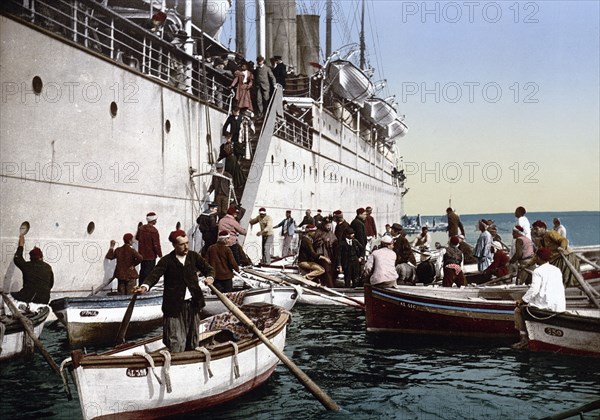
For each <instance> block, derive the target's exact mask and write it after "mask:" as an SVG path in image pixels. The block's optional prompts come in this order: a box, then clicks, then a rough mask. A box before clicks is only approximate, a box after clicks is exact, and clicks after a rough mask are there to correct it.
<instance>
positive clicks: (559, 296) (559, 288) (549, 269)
mask: <svg viewBox="0 0 600 420" xmlns="http://www.w3.org/2000/svg"><path fill="white" fill-rule="evenodd" d="M536 256H537V260H538V263H539V267H538V268H536V269H535V270H533V275H532V279H531V286H530V287H529V290H527V293H525V295H524V296H523V297H522V298H521V299H519V300H517V301H516V302H515V304H516V305H517V307H516V308H515V329H517V330H518V331H519V334H520V335H521V340H520V341H519V342H518V343H515V344H513V346H512V347H513V348H514V349H523V348H525V347H527V346H528V345H529V337H527V329H526V327H525V320H524V319H523V313H522V311H523V308H524V307H525V306H526V305H531V306H535V307H536V308H539V309H547V310H549V311H553V312H563V311H565V310H566V307H567V303H566V299H565V287H564V285H563V280H562V273H561V271H560V270H559V269H558V268H557V267H555V266H553V265H552V264H549V263H548V261H549V260H550V259H551V258H552V250H551V249H549V248H540V249H538V251H537V253H536Z"/></svg>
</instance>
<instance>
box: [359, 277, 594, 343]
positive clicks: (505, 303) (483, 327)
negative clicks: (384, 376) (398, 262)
mask: <svg viewBox="0 0 600 420" xmlns="http://www.w3.org/2000/svg"><path fill="white" fill-rule="evenodd" d="M527 288H528V287H527V286H487V287H477V286H476V287H466V288H460V289H457V288H454V287H432V286H396V287H394V288H385V289H384V288H378V287H372V286H371V285H365V305H366V324H367V331H370V332H378V331H387V332H395V333H407V334H425V335H440V336H462V337H482V338H483V337H498V338H501V337H513V338H517V336H518V332H517V331H516V330H515V328H514V309H515V301H516V300H517V299H519V298H521V297H522V296H523V295H524V294H525V292H526V291H527ZM570 289H571V288H570ZM573 289H575V288H573ZM567 307H568V308H569V309H571V308H573V309H575V308H577V309H579V308H586V307H589V301H588V299H587V297H585V296H584V295H582V294H581V293H579V292H578V291H577V292H575V290H574V291H573V292H571V291H568V292H567Z"/></svg>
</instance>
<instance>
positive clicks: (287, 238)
mask: <svg viewBox="0 0 600 420" xmlns="http://www.w3.org/2000/svg"><path fill="white" fill-rule="evenodd" d="M278 227H280V228H281V236H283V245H282V248H281V256H282V257H283V258H285V257H289V256H290V255H292V240H293V239H294V235H295V234H296V221H295V220H294V218H293V217H292V211H291V210H286V211H285V219H283V220H282V221H281V222H279V224H278V225H277V226H273V228H278Z"/></svg>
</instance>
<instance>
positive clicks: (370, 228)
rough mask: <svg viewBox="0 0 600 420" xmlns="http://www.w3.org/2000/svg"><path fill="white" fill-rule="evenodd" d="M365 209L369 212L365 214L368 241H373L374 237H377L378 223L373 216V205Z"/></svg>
mask: <svg viewBox="0 0 600 420" xmlns="http://www.w3.org/2000/svg"><path fill="white" fill-rule="evenodd" d="M365 211H366V212H367V215H366V216H365V233H366V234H367V242H369V243H371V241H372V240H373V239H374V238H377V225H376V223H375V219H374V218H373V216H371V214H372V213H373V207H371V206H367V208H366V209H365Z"/></svg>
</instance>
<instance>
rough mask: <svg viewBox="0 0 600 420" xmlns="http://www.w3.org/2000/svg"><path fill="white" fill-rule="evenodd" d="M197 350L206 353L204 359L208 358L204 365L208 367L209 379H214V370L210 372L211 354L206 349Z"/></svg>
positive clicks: (199, 348)
mask: <svg viewBox="0 0 600 420" xmlns="http://www.w3.org/2000/svg"><path fill="white" fill-rule="evenodd" d="M195 350H196V351H199V352H201V353H204V357H205V358H206V361H205V362H204V364H205V366H206V370H207V371H208V377H209V378H212V377H213V373H212V370H210V352H209V351H208V350H207V348H206V347H196V348H195Z"/></svg>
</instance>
